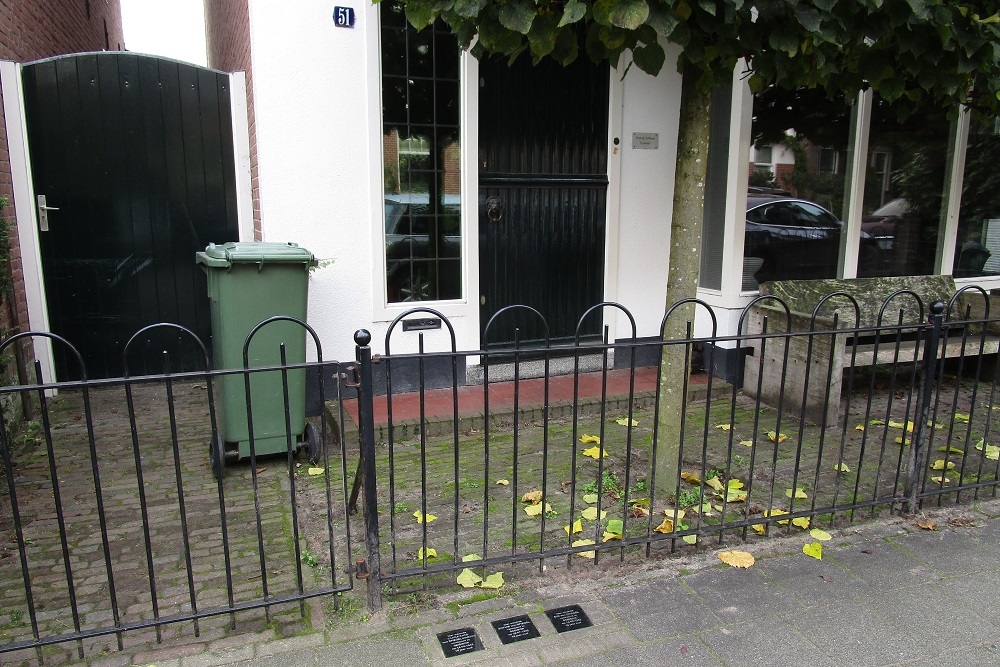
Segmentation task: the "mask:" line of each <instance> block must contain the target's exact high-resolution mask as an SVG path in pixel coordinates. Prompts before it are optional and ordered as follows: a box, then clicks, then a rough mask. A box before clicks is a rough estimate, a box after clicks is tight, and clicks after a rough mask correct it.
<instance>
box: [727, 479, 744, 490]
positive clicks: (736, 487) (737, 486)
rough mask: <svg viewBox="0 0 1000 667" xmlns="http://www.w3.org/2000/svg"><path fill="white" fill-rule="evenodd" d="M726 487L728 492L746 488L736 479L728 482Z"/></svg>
mask: <svg viewBox="0 0 1000 667" xmlns="http://www.w3.org/2000/svg"><path fill="white" fill-rule="evenodd" d="M726 486H728V487H729V490H730V491H738V490H740V489H742V488H743V487H744V486H746V484H744V483H743V482H742V481H740V480H738V479H736V478H733V479H731V480H729V482H728V483H727V484H726Z"/></svg>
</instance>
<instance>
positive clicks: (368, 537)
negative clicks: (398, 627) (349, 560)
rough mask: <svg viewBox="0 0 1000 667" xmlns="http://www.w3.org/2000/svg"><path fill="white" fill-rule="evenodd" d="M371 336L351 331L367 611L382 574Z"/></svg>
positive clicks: (377, 604)
mask: <svg viewBox="0 0 1000 667" xmlns="http://www.w3.org/2000/svg"><path fill="white" fill-rule="evenodd" d="M371 340H372V335H371V334H370V333H369V332H368V331H367V330H365V329H359V330H358V331H356V332H355V333H354V342H355V344H356V345H357V348H356V349H357V357H358V367H359V371H360V378H359V382H360V386H359V387H358V421H359V424H358V431H359V433H360V435H361V452H360V453H361V461H360V466H359V470H360V472H361V479H362V482H361V485H362V487H361V490H362V493H363V495H364V502H363V505H362V507H363V511H364V518H365V555H366V556H367V561H368V562H367V565H368V572H367V583H368V610H369V611H370V612H372V613H375V612H377V611H380V610H381V609H382V577H381V560H380V557H379V540H378V497H377V496H376V490H375V414H374V411H373V406H372V402H373V401H372V349H371V348H370V347H368V343H370V342H371Z"/></svg>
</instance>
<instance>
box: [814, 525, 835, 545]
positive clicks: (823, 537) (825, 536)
mask: <svg viewBox="0 0 1000 667" xmlns="http://www.w3.org/2000/svg"><path fill="white" fill-rule="evenodd" d="M809 537H811V538H813V539H814V540H819V541H820V542H826V541H827V540H832V539H833V535H831V534H830V533H828V532H826V531H825V530H820V529H819V528H813V529H812V530H810V531H809Z"/></svg>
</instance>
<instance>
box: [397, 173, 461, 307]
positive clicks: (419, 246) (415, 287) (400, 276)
mask: <svg viewBox="0 0 1000 667" xmlns="http://www.w3.org/2000/svg"><path fill="white" fill-rule="evenodd" d="M443 199H444V201H443V208H442V210H443V212H442V213H440V214H437V215H436V214H435V213H434V212H433V211H432V210H431V208H430V205H429V202H430V196H429V195H428V194H426V193H404V194H389V195H386V196H385V247H386V255H385V256H386V278H387V285H388V297H389V301H390V302H391V303H397V302H401V301H430V300H437V299H458V298H461V289H462V280H461V278H462V275H461V271H462V269H461V255H462V237H461V235H460V233H454V234H453V233H449V231H450V230H454V231H455V232H459V231H460V230H461V224H460V212H461V204H460V196H459V195H457V194H455V195H444V197H443Z"/></svg>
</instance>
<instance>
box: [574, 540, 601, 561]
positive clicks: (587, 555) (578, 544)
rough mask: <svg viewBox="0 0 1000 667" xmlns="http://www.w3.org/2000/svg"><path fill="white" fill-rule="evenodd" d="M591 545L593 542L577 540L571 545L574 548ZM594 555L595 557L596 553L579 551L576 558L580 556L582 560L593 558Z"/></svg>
mask: <svg viewBox="0 0 1000 667" xmlns="http://www.w3.org/2000/svg"><path fill="white" fill-rule="evenodd" d="M593 543H594V540H577V541H576V542H574V543H573V546H574V547H582V546H586V545H588V544H593ZM595 555H596V552H594V551H581V552H580V553H578V554H577V556H580V557H582V558H593V557H594V556H595Z"/></svg>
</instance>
